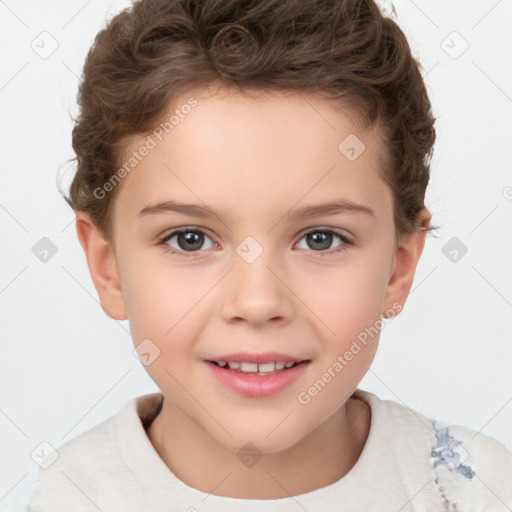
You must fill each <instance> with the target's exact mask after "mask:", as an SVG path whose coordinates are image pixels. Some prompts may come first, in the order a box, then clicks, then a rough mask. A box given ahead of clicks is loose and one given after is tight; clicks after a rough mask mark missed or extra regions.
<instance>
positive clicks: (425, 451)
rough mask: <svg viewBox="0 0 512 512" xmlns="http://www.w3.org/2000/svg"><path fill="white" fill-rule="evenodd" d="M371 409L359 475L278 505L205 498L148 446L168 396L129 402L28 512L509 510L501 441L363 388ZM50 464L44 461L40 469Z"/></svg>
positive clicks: (88, 439)
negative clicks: (148, 430)
mask: <svg viewBox="0 0 512 512" xmlns="http://www.w3.org/2000/svg"><path fill="white" fill-rule="evenodd" d="M353 396H354V397H355V398H359V399H361V400H364V401H365V402H366V403H367V404H368V405H369V406H370V409H371V424H370V431H369V435H368V439H367V441H366V443H365V445H364V448H363V451H362V453H361V455H360V457H359V459H358V461H357V462H356V464H355V465H354V466H353V468H352V469H351V470H350V471H349V472H348V473H347V474H346V475H345V476H344V477H342V478H341V479H340V480H338V481H336V482H334V483H332V484H330V485H327V486H325V487H321V488H320V489H316V490H314V491H311V492H307V493H304V494H299V495H296V496H293V497H288V498H280V499H272V500H251V499H240V498H229V497H223V496H216V495H214V494H208V493H205V492H202V491H200V490H198V489H195V488H193V487H190V486H188V485H187V484H185V483H184V482H182V481H181V480H180V479H179V478H177V477H176V476H175V475H174V474H173V473H172V471H171V470H170V469H169V468H168V467H167V465H166V464H165V463H164V461H163V460H162V459H161V458H160V456H159V455H158V453H157V452H156V450H155V449H154V447H153V445H152V444H151V441H150V440H149V438H148V436H147V434H146V431H145V427H147V426H148V425H149V424H150V423H151V421H152V420H153V419H154V418H155V416H156V415H157V414H158V412H159V411H160V407H161V404H162V400H163V395H162V394H161V393H152V394H148V395H144V396H140V397H137V398H133V399H131V400H130V401H129V402H127V403H126V405H125V406H124V407H123V408H122V409H121V410H120V411H119V412H118V413H117V414H115V415H114V416H112V417H110V418H109V419H107V420H106V421H104V422H103V423H101V424H99V425H97V426H96V427H94V428H92V429H90V430H88V431H86V432H84V433H82V434H80V435H78V436H77V437H75V438H74V439H72V440H70V441H68V442H67V443H65V444H64V445H63V446H62V447H60V448H59V449H58V457H57V459H56V460H55V461H54V462H53V463H52V464H51V465H50V466H49V467H48V468H46V469H42V468H41V469H40V473H39V482H38V485H37V486H36V489H35V491H34V492H33V494H32V497H31V501H30V504H29V507H28V509H27V510H28V512H86V511H87V512H98V511H102V512H146V511H147V512H149V511H151V512H164V511H165V512H172V511H180V512H202V511H204V512H213V511H217V512H240V511H243V512H252V511H262V510H265V511H269V510H270V511H272V512H304V511H307V512H313V511H317V510H321V511H322V512H330V511H333V512H334V511H336V512H355V511H358V512H359V511H365V512H369V511H375V512H388V511H389V512H391V511H392V512H411V511H426V512H433V511H455V510H456V511H457V512H477V511H478V512H506V511H509V510H510V509H512V455H511V454H510V453H509V452H508V451H507V450H506V448H505V447H504V446H503V445H502V444H501V443H500V442H499V441H497V440H495V439H493V438H491V437H488V436H485V435H483V434H477V432H475V431H473V430H470V429H468V428H465V427H461V426H449V427H445V428H443V427H442V426H441V425H440V424H439V423H437V422H434V421H432V420H430V419H427V418H426V417H424V416H422V415H421V414H419V413H417V412H415V411H413V410H412V409H409V408H408V407H405V406H403V405H400V404H398V403H395V402H393V401H389V400H381V399H379V398H378V397H377V396H376V395H374V394H372V393H369V392H367V391H363V390H360V389H357V390H356V391H355V392H354V394H353ZM43 466H44V463H43Z"/></svg>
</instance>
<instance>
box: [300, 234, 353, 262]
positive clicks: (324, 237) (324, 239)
mask: <svg viewBox="0 0 512 512" xmlns="http://www.w3.org/2000/svg"><path fill="white" fill-rule="evenodd" d="M335 238H338V240H340V241H341V243H340V244H339V245H337V246H335V249H334V250H332V251H329V252H326V249H329V248H330V246H331V244H332V243H333V241H334V239H335ZM304 239H305V240H306V243H307V244H308V245H309V246H310V247H302V248H305V249H309V248H311V249H312V250H313V251H315V252H320V254H321V255H322V256H324V254H326V255H327V254H333V253H337V252H340V251H343V250H345V249H346V248H347V247H348V246H349V245H351V244H352V242H351V241H350V240H349V239H348V238H347V237H346V236H344V235H342V234H341V233H338V232H337V231H333V230H332V229H318V228H316V229H313V230H310V231H308V232H307V233H305V234H304V236H303V237H302V238H301V240H304ZM299 243H300V242H299Z"/></svg>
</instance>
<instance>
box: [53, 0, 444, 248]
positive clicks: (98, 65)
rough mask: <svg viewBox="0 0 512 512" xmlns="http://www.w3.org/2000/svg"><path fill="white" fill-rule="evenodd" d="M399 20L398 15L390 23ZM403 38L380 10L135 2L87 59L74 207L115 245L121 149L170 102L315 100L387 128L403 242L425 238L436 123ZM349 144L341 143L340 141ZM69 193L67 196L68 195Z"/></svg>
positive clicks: (244, 1) (319, 4) (360, 2)
mask: <svg viewBox="0 0 512 512" xmlns="http://www.w3.org/2000/svg"><path fill="white" fill-rule="evenodd" d="M393 12H394V11H393ZM420 67H421V66H420V63H419V62H418V61H417V60H416V59H415V58H414V57H413V55H412V54H411V50H410V47H409V44H408V42H407V40H406V37H405V35H404V33H403V32H402V30H401V29H400V28H399V26H398V25H397V24H396V23H395V22H394V21H393V20H392V19H391V18H390V17H388V16H386V15H385V14H384V13H383V12H382V11H381V10H380V8H379V7H378V6H377V4H376V3H375V2H374V1H373V0H316V1H313V0H286V1H283V0H138V1H135V2H134V3H133V5H132V6H131V7H130V8H128V9H125V10H123V11H121V12H120V13H119V14H118V15H116V16H115V17H114V18H112V19H111V20H110V21H109V22H108V24H107V26H106V27H105V28H104V29H103V30H101V31H100V32H99V33H98V34H97V36H96V38H95V41H94V44H93V45H92V47H91V49H90V50H89V53H88V55H87V58H86V61H85V65H84V69H83V78H82V81H81V84H80V87H79V92H78V98H77V99H78V105H79V108H80V111H79V116H78V118H77V119H76V120H75V126H74V128H73V136H72V145H73V149H74V151H75V153H76V157H75V158H73V159H72V160H76V161H77V171H76V174H75V175H74V178H73V181H72V183H71V186H70V191H69V197H66V196H64V198H65V199H66V201H67V202H68V204H69V205H70V206H71V207H72V208H73V209H74V210H75V212H77V211H84V212H86V213H88V214H89V215H90V216H91V218H92V220H93V221H94V223H95V224H96V226H97V227H98V228H99V230H100V232H101V233H102V235H103V236H104V237H105V239H107V240H109V241H110V240H112V239H113V238H112V226H111V218H112V216H111V213H112V211H113V210H112V208H113V204H114V199H115V197H116V194H117V193H118V192H119V188H120V186H117V187H114V188H113V190H112V191H111V192H110V193H109V194H108V195H107V196H106V197H105V198H102V199H98V198H97V197H96V195H95V194H94V191H95V190H97V189H98V187H102V186H103V185H104V184H105V183H106V182H107V181H108V180H109V178H110V177H111V176H112V175H113V174H114V172H115V171H116V169H118V168H119V166H120V165H122V155H123V151H124V150H125V149H126V148H125V147H124V146H123V144H124V143H125V142H126V140H128V139H129V138H130V137H132V136H135V135H143V134H147V133H149V132H151V130H153V129H154V127H155V126H156V125H157V124H158V123H159V122H160V121H161V118H162V115H163V113H165V111H166V108H168V107H169V105H170V103H171V102H172V101H173V99H174V98H175V97H176V96H177V95H178V94H181V93H184V92H186V91H187V90H190V89H193V88H196V87H202V86H207V85H209V84H212V83H214V82H221V83H224V84H226V85H227V86H229V87H231V86H235V87H237V88H239V89H240V90H264V91H269V92H271V91H272V90H276V91H277V90H283V91H292V92H293V91H295V92H305V93H312V94H315V95H316V96H318V97H322V98H326V99H333V100H335V101H336V102H338V103H339V104H340V105H343V106H344V107H345V108H347V109H348V110H349V111H351V112H354V113H355V114H356V116H357V119H358V120H359V121H360V122H361V125H362V126H363V127H366V128H370V127H373V126H375V124H376V123H379V126H381V128H382V132H381V133H382V135H383V138H384V140H383V143H384V145H385V148H386V153H387V155H386V164H385V165H383V166H382V167H383V168H382V169H380V170H379V172H380V175H381V177H382V178H383V179H384V181H385V182H386V183H387V184H388V185H389V186H390V187H391V189H392V191H393V195H394V221H395V228H396V235H397V237H401V236H402V235H404V234H407V233H411V232H417V231H419V230H422V229H423V230H431V229H435V228H433V227H432V226H431V225H430V224H429V225H428V226H423V227H421V226H419V224H418V221H419V220H421V219H420V218H419V215H420V212H421V211H422V210H423V209H424V208H425V205H424V198H425V191H426V187H427V184H428V181H429V177H430V159H431V156H432V151H433V145H434V141H435V129H434V121H435V118H434V117H433V115H432V112H431V105H430V101H429V98H428V95H427V91H426V87H425V84H424V82H423V79H422V76H421V72H420ZM340 142H341V141H340ZM61 193H62V192H61Z"/></svg>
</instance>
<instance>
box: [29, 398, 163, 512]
mask: <svg viewBox="0 0 512 512" xmlns="http://www.w3.org/2000/svg"><path fill="white" fill-rule="evenodd" d="M155 396H156V394H153V395H144V396H143V397H138V398H132V399H131V400H129V401H128V402H127V403H126V404H125V405H124V407H123V408H122V409H121V410H120V411H118V412H117V413H116V414H114V415H113V416H111V417H109V418H108V419H107V420H105V421H103V422H102V423H100V424H98V425H96V426H95V427H93V428H91V429H90V430H87V431H85V432H83V433H81V434H80V435H78V436H76V437H75V438H73V439H71V440H70V441H68V442H66V443H65V444H63V445H62V446H60V447H58V448H57V449H56V452H55V454H54V455H52V456H49V457H47V459H45V460H44V461H43V462H42V464H41V468H40V470H39V474H38V482H37V485H36V487H35V489H34V491H33V493H32V496H31V499H30V504H29V508H28V511H27V512H46V511H50V510H51V512H59V511H61V510H62V511H63V512H64V511H68V510H80V511H89V510H95V511H97V506H99V502H101V501H102V500H103V499H104V496H106V495H110V496H112V495H115V494H117V495H118V496H119V492H122V493H123V494H122V495H125V494H126V496H127V497H128V496H129V495H130V494H131V493H133V492H136V491H137V489H136V486H134V485H133V482H131V480H132V479H133V477H132V475H131V473H130V468H129V467H128V465H127V464H126V463H125V461H124V453H123V451H124V449H123V448H122V447H121V448H120V437H121V436H120V433H121V432H122V433H123V435H125V434H126V435H129V433H130V432H131V433H135V434H136V435H135V436H134V435H132V436H130V440H131V441H132V442H133V443H134V444H135V443H137V442H138V439H137V435H138V436H140V432H143V430H142V429H143V427H142V425H141V417H140V416H139V414H138V413H139V409H140V406H141V404H142V403H146V399H147V397H155ZM55 455H56V458H55ZM53 459H55V460H53ZM127 487H129V488H127ZM134 487H135V489H134ZM114 499H115V498H114Z"/></svg>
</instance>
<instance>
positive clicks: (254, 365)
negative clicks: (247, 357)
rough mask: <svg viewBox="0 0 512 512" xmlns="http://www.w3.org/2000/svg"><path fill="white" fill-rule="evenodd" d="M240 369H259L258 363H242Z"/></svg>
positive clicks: (253, 370) (245, 370)
mask: <svg viewBox="0 0 512 512" xmlns="http://www.w3.org/2000/svg"><path fill="white" fill-rule="evenodd" d="M240 369H241V370H242V371H243V372H257V371H258V363H246V362H241V363H240Z"/></svg>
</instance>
